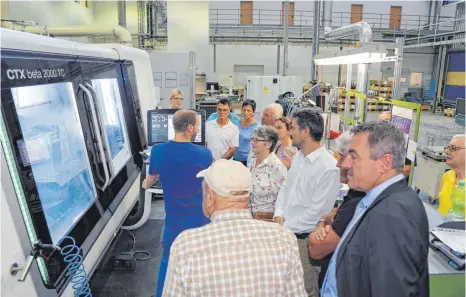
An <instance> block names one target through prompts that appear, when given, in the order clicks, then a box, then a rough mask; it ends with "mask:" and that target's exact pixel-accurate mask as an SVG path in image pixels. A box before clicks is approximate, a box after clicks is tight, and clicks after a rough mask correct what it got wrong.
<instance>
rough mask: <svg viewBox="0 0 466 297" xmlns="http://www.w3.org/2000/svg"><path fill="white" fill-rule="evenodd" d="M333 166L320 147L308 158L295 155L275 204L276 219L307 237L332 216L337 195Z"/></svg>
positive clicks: (300, 152)
mask: <svg viewBox="0 0 466 297" xmlns="http://www.w3.org/2000/svg"><path fill="white" fill-rule="evenodd" d="M336 163H337V161H336V160H335V159H334V158H333V156H332V155H330V153H329V152H328V151H327V150H326V149H325V146H323V145H322V147H321V148H319V149H317V150H315V151H314V152H312V153H310V154H309V155H307V156H304V154H303V152H302V151H299V152H298V153H297V154H296V156H295V157H294V159H293V162H292V163H291V167H290V170H289V171H288V175H287V177H286V181H285V183H284V184H283V186H282V188H281V189H280V192H279V194H278V198H277V202H276V204H275V217H280V216H281V217H283V219H284V220H285V228H287V229H288V230H290V231H292V232H294V233H310V232H312V231H313V230H314V229H315V227H316V225H317V224H318V222H319V220H320V218H321V217H322V216H323V215H325V214H328V213H330V212H331V210H332V208H333V206H334V204H335V200H336V199H337V197H338V195H339V194H340V173H339V170H338V168H337V167H336Z"/></svg>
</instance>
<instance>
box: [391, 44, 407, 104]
mask: <svg viewBox="0 0 466 297" xmlns="http://www.w3.org/2000/svg"><path fill="white" fill-rule="evenodd" d="M395 43H396V45H397V48H396V49H395V56H396V57H397V58H398V59H397V60H396V61H395V67H394V69H393V98H395V99H400V95H401V94H400V85H401V82H400V79H401V69H402V65H403V45H404V43H405V40H404V38H403V37H397V38H396V40H395Z"/></svg>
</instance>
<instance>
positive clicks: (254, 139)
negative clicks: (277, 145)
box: [251, 137, 268, 142]
mask: <svg viewBox="0 0 466 297" xmlns="http://www.w3.org/2000/svg"><path fill="white" fill-rule="evenodd" d="M267 141H268V140H265V139H258V138H255V137H251V142H267Z"/></svg>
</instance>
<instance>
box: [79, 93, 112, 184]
mask: <svg viewBox="0 0 466 297" xmlns="http://www.w3.org/2000/svg"><path fill="white" fill-rule="evenodd" d="M79 87H80V88H81V89H82V90H83V91H84V93H86V95H87V98H88V99H89V105H90V106H91V113H92V123H93V125H94V129H95V131H96V133H95V134H96V138H97V147H98V149H99V153H100V159H101V160H102V165H103V167H104V174H105V183H104V185H103V186H102V187H101V190H102V191H104V190H105V189H106V188H107V186H108V184H109V182H110V174H109V173H108V168H107V162H106V160H107V158H106V157H105V151H104V146H103V141H102V136H101V135H100V129H99V123H98V119H97V111H96V110H95V105H94V97H93V96H92V94H91V91H89V90H88V89H87V88H86V87H85V86H83V85H82V84H79Z"/></svg>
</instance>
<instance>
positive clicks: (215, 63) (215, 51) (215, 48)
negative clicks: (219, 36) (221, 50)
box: [214, 43, 217, 73]
mask: <svg viewBox="0 0 466 297" xmlns="http://www.w3.org/2000/svg"><path fill="white" fill-rule="evenodd" d="M216 72H217V45H216V44H215V43H214V73H216Z"/></svg>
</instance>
